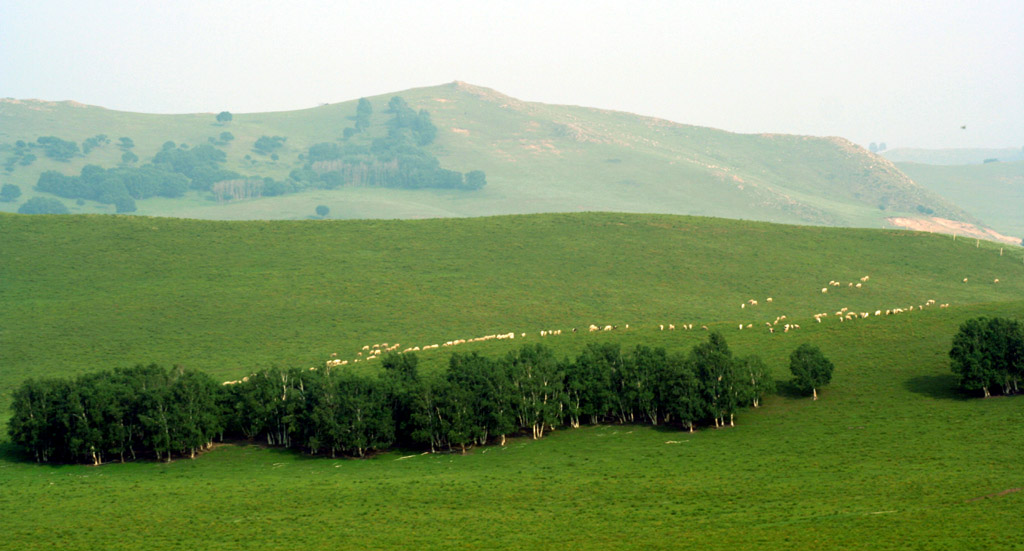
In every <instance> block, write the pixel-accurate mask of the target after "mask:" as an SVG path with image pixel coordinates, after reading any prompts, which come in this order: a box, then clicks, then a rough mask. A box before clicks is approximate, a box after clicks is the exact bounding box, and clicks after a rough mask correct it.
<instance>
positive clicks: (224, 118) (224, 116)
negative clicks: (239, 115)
mask: <svg viewBox="0 0 1024 551" xmlns="http://www.w3.org/2000/svg"><path fill="white" fill-rule="evenodd" d="M233 118H234V117H232V116H231V113H228V112H227V111H221V112H220V113H217V122H219V123H221V124H224V123H226V122H231V119H233Z"/></svg>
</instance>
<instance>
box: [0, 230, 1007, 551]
mask: <svg viewBox="0 0 1024 551" xmlns="http://www.w3.org/2000/svg"><path fill="white" fill-rule="evenodd" d="M0 234H2V235H3V236H4V239H3V240H0V258H3V259H4V262H2V263H0V281H2V282H3V289H2V292H0V320H3V322H2V323H3V326H2V328H0V330H2V332H0V339H2V342H0V349H2V350H3V354H2V355H0V388H3V389H5V397H4V398H3V402H4V407H6V403H7V401H8V400H7V398H6V391H7V389H10V388H11V387H12V386H14V385H16V384H18V382H20V381H21V380H23V379H24V378H25V377H29V376H41V375H68V374H72V373H79V372H82V371H86V370H90V369H95V368H98V367H110V366H118V365H129V364H132V363H135V362H138V361H146V362H148V361H151V360H153V361H158V362H161V363H164V364H168V363H174V362H180V363H185V364H186V365H191V366H196V367H201V368H203V369H205V370H208V371H210V372H213V373H215V374H217V375H219V376H224V377H231V378H234V377H236V376H237V375H239V374H244V373H245V372H246V371H247V370H249V369H251V368H252V367H253V366H255V365H268V364H277V365H305V364H306V363H309V364H312V363H319V362H321V361H323V360H324V359H326V357H328V355H329V354H330V353H331V352H339V353H340V354H341V355H342V356H349V357H352V356H354V355H355V353H356V351H357V350H358V348H359V347H360V346H361V345H362V344H369V343H376V342H381V341H387V342H392V343H393V342H396V341H398V342H402V343H408V344H420V345H422V344H428V343H433V342H443V341H444V340H447V339H452V338H458V337H465V336H474V335H484V334H488V333H493V332H497V331H516V332H517V333H519V332H526V333H527V336H526V337H521V336H518V335H517V338H516V339H515V340H514V341H490V342H488V343H485V344H480V345H462V346H461V347H459V348H457V350H461V351H468V350H480V351H482V352H484V353H487V354H499V353H502V352H504V351H505V350H508V349H509V347H511V346H518V345H519V344H521V343H523V342H537V341H539V340H540V338H541V337H540V336H539V334H538V331H539V330H540V329H545V328H562V329H569V328H571V327H574V326H575V327H583V326H585V325H587V324H589V323H600V324H604V323H613V324H617V325H618V326H619V328H618V329H617V330H615V331H609V332H600V333H589V332H581V333H576V334H572V333H564V334H563V335H562V336H558V337H550V338H545V341H544V342H545V343H546V344H548V345H550V346H552V347H554V348H555V349H556V350H557V352H558V354H560V355H561V354H574V353H575V352H576V351H578V350H579V349H580V348H582V347H583V346H584V345H585V344H587V343H589V342H594V341H598V340H601V341H614V342H619V343H621V344H622V345H623V346H625V347H629V346H632V345H634V344H636V343H641V342H642V343H647V344H654V345H660V346H666V347H668V348H669V349H670V350H685V349H688V348H689V347H690V346H692V345H693V344H694V343H696V342H698V341H699V340H701V339H703V338H704V337H705V333H704V332H703V331H701V330H699V329H698V330H697V331H693V332H687V331H682V330H677V331H659V330H658V329H657V328H656V325H657V324H659V323H670V322H675V323H683V322H692V323H695V324H696V325H697V327H698V328H699V327H700V325H701V324H707V325H709V326H711V327H713V328H718V329H721V330H723V331H724V332H725V335H726V338H727V340H728V342H729V344H730V346H731V347H732V348H733V350H734V351H735V352H736V353H738V354H749V353H757V354H759V355H761V356H762V357H763V358H764V359H765V361H766V362H767V363H768V365H769V367H770V368H771V369H772V371H773V373H774V374H775V376H776V377H777V378H779V379H785V378H788V374H787V373H786V361H787V360H786V358H787V356H788V354H789V353H790V352H791V351H792V349H793V348H795V347H796V346H797V345H798V344H799V343H801V342H805V341H809V342H812V343H815V344H818V345H819V346H821V347H822V349H823V351H824V352H825V353H826V355H828V356H829V357H830V358H831V359H832V360H833V361H834V362H835V364H836V372H835V376H834V380H833V383H832V384H831V385H830V386H829V387H827V388H826V389H825V390H824V391H823V392H822V397H821V399H820V400H819V401H817V402H812V401H810V400H809V399H808V398H804V397H800V396H796V395H794V394H792V393H791V392H790V390H789V389H788V388H787V387H785V386H783V389H782V392H781V394H780V395H779V396H774V397H771V398H770V399H768V400H767V403H766V405H765V406H764V407H762V408H760V409H758V410H753V411H747V412H744V413H742V414H741V415H740V416H739V417H738V425H737V427H736V428H734V429H727V430H710V429H709V430H704V431H700V432H698V433H695V434H687V433H679V432H676V431H674V430H664V429H660V428H659V429H655V428H650V427H634V426H598V427H586V428H583V429H580V430H565V431H557V432H555V433H553V434H551V435H550V436H549V437H546V438H545V439H543V440H540V441H530V440H527V439H517V440H513V441H512V442H511V443H510V445H508V446H507V447H505V448H500V447H490V448H477V449H475V450H473V451H472V453H470V454H469V455H466V456H459V455H443V454H438V455H423V456H421V455H414V454H412V453H410V452H403V451H401V450H400V451H396V452H394V453H388V454H383V455H380V456H378V457H376V458H374V459H371V460H363V461H359V460H331V459H322V458H307V457H303V456H299V455H295V454H292V453H287V452H282V451H278V450H267V449H263V448H260V447H257V446H249V445H229V446H222V447H219V448H217V449H215V450H213V451H211V452H209V453H208V454H206V455H204V456H202V457H200V458H198V459H196V460H194V461H188V460H180V461H176V462H174V463H171V464H158V463H148V462H140V463H129V464H124V465H120V464H111V465H106V466H103V467H101V468H92V467H84V466H64V467H50V466H37V465H35V464H32V463H28V462H25V461H23V460H22V458H20V456H19V455H18V452H17V450H16V449H15V448H14V447H13V446H11V445H10V444H6V443H2V442H0V487H2V488H3V489H4V491H3V492H0V515H2V518H4V527H5V542H6V544H7V545H8V546H10V547H11V548H14V549H52V548H55V547H60V548H63V549H95V548H101V547H102V548H110V549H117V548H127V547H128V546H133V547H135V546H137V541H136V540H135V539H132V540H128V539H125V538H124V536H123V534H124V533H127V532H129V531H130V532H131V533H134V534H137V535H138V536H139V537H141V538H144V539H145V541H146V542H147V543H149V544H150V545H155V546H157V547H159V548H161V549H196V548H204V549H237V548H239V547H274V548H279V549H308V548H311V547H326V546H340V547H361V548H381V547H409V546H412V545H415V546H416V547H418V548H429V549H434V548H451V547H452V546H456V547H485V548H494V547H503V548H504V547H528V548H555V547H558V548H565V547H573V548H585V549H607V548H645V549H649V548H658V549H669V548H672V549H675V548H679V547H680V546H686V547H690V546H693V547H699V548H702V549H703V548H707V549H737V548H739V549H753V548H782V547H794V548H810V547H830V548H844V549H887V548H888V549H897V548H899V549H905V548H907V547H915V546H917V547H922V548H956V549H1011V548H1014V547H1015V546H1017V545H1018V544H1019V538H1017V536H1016V532H1014V530H1013V529H1012V527H1013V526H1016V524H1017V523H1019V516H1020V511H1021V509H1022V507H1024V492H1021V491H1019V489H1020V488H1022V487H1024V479H1022V477H1021V472H1020V469H1019V465H1020V464H1021V462H1022V461H1024V449H1022V448H1021V446H1020V445H1019V442H1020V439H1021V437H1022V436H1024V433H1022V429H1021V427H1022V424H1021V423H1020V420H1021V414H1020V411H1021V405H1022V404H1021V403H1020V401H1021V400H1022V399H1024V398H1020V397H1014V398H994V399H990V400H969V399H965V398H963V397H961V396H960V395H958V394H957V393H955V392H953V391H952V387H953V385H954V384H955V381H954V378H953V376H952V375H951V374H950V373H949V368H948V358H947V356H946V353H947V351H948V348H949V343H950V340H951V338H952V335H953V333H954V332H955V331H956V328H957V326H958V325H959V323H961V322H962V321H963V320H964V319H967V318H969V317H973V316H977V315H1004V316H1012V317H1017V318H1018V319H1020V318H1021V316H1022V315H1024V301H1022V300H1021V297H1022V296H1024V277H1022V276H1024V261H1022V257H1021V250H1019V249H1013V250H1012V251H1007V253H1005V254H1004V256H1002V257H1000V256H999V254H998V251H997V249H995V248H992V247H991V246H988V245H984V246H982V247H980V248H976V247H975V246H974V244H973V243H965V242H964V240H958V241H953V240H952V239H950V238H948V237H939V236H935V235H928V234H916V233H911V232H897V231H882V230H841V229H834V228H821V227H794V226H778V225H770V224H763V223H753V222H737V221H726V220H715V219H705V218H692V217H678V216H654V215H644V216H640V215H627V214H576V215H539V216H510V217H496V218H485V219H447V220H429V221H390V222H384V221H372V222H365V221H347V222H346V221H323V222H318V221H304V222H203V221H186V220H173V219H153V218H142V217H99V216H92V217H80V216H63V217H50V216H31V217H29V216H14V215H0ZM863 276H870V277H869V279H868V280H867V281H866V282H864V283H863V285H862V287H861V288H859V289H858V288H856V287H853V288H851V287H848V286H846V283H847V282H860V278H861V277H863ZM964 277H967V278H968V282H967V283H964V282H963V281H962V280H963V278H964ZM994 278H999V279H1000V283H998V284H995V283H993V279H994ZM831 279H838V280H840V281H841V282H843V285H842V286H840V287H832V288H830V291H829V292H828V293H826V294H822V293H821V287H823V286H825V285H826V284H827V282H828V281H829V280H831ZM768 296H771V297H772V298H773V301H772V303H770V304H769V303H767V302H766V301H765V299H766V298H767V297H768ZM748 299H757V300H758V301H759V304H758V306H756V307H752V306H747V307H746V308H740V303H741V302H743V301H745V300H748ZM928 299H935V300H937V301H939V302H940V303H950V307H949V308H938V307H927V308H925V309H924V310H923V311H920V310H918V309H917V308H915V310H914V311H913V312H907V313H904V314H900V315H898V316H877V317H876V316H870V317H869V318H867V319H858V320H856V321H849V322H842V323H840V322H839V321H838V320H837V319H835V317H834V316H829V317H827V318H826V319H825V322H824V323H822V324H816V323H813V320H812V319H811V318H810V316H811V315H812V314H813V313H817V312H822V311H825V312H830V313H831V312H833V311H834V310H836V309H838V308H840V307H843V306H848V307H850V308H852V309H854V310H857V311H865V310H871V311H873V310H874V309H876V308H888V307H892V306H901V307H905V306H909V305H918V304H921V303H924V302H925V301H927V300H928ZM782 314H786V315H787V321H791V322H795V323H799V324H800V325H801V328H800V329H799V330H795V331H790V332H789V333H782V332H776V333H775V334H769V333H768V332H767V331H765V330H764V329H763V328H762V327H761V326H762V325H763V323H764V322H765V321H766V320H767V321H771V320H773V319H774V318H775V317H777V316H779V315H782ZM740 322H750V323H754V324H755V326H757V329H755V330H742V331H740V330H738V329H737V328H736V327H737V325H738V323H740ZM626 323H629V324H630V328H629V329H628V330H627V329H625V324H626ZM449 351H450V349H446V348H442V349H440V350H437V351H432V352H425V353H421V358H422V359H423V360H424V362H425V363H426V364H427V366H428V367H437V366H439V365H440V364H441V363H443V361H444V359H445V358H446V357H447V354H448V352H449ZM365 366H366V364H360V365H359V366H356V367H354V369H372V368H368V367H365ZM0 421H3V419H0ZM4 438H5V437H0V440H3V439H4ZM26 504H31V505H29V506H26Z"/></svg>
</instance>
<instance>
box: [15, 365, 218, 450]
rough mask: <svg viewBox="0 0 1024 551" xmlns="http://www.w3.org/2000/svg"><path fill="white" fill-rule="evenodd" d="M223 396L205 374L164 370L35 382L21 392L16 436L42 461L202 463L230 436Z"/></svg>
mask: <svg viewBox="0 0 1024 551" xmlns="http://www.w3.org/2000/svg"><path fill="white" fill-rule="evenodd" d="M220 393H221V390H220V385H218V384H216V383H215V382H214V381H213V379H211V378H210V376H209V375H206V374H205V373H201V372H198V371H191V370H184V369H181V368H174V369H171V370H166V369H163V368H160V367H158V366H156V365H150V366H147V367H143V366H137V367H135V368H132V369H118V370H114V371H102V372H98V373H93V374H89V375H83V376H81V377H78V378H76V379H74V380H61V379H42V380H37V379H29V380H27V381H25V382H24V383H23V384H22V385H21V387H19V388H18V389H16V390H15V391H14V395H13V403H12V411H13V415H12V417H11V421H10V424H9V427H8V434H9V435H10V437H11V440H13V441H14V442H15V443H17V444H20V445H22V446H24V447H25V448H27V449H28V450H29V451H30V452H31V453H32V454H33V456H34V457H35V459H36V461H39V462H58V463H85V462H89V463H93V464H94V465H98V464H100V463H103V462H104V461H109V460H113V459H119V460H121V461H124V460H125V459H126V458H127V457H131V458H132V459H134V458H136V457H137V456H139V455H145V456H154V457H156V458H157V459H168V460H170V458H171V456H172V455H173V454H182V455H184V454H189V455H190V456H192V457H194V456H195V454H196V452H197V451H199V450H201V449H203V448H206V447H208V446H209V445H210V443H211V442H212V441H213V439H214V436H215V435H217V434H219V433H220V432H221V431H222V430H223V427H222V425H221V421H222V415H221V413H220V409H219V405H218V400H219V395H220Z"/></svg>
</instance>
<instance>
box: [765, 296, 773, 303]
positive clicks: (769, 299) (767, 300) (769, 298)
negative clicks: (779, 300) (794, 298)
mask: <svg viewBox="0 0 1024 551" xmlns="http://www.w3.org/2000/svg"><path fill="white" fill-rule="evenodd" d="M764 301H765V302H771V301H772V297H768V298H766V299H764Z"/></svg>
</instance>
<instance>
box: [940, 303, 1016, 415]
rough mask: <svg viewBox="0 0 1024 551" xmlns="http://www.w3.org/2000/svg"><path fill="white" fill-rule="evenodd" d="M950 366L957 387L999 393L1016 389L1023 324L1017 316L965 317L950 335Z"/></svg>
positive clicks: (1013, 391) (986, 394) (984, 392)
mask: <svg viewBox="0 0 1024 551" xmlns="http://www.w3.org/2000/svg"><path fill="white" fill-rule="evenodd" d="M949 357H950V360H951V367H952V370H953V373H955V374H956V375H957V378H958V383H959V385H960V388H961V389H963V390H967V391H972V392H977V391H979V390H980V391H982V392H983V394H984V396H985V397H986V398H988V397H989V396H990V395H991V393H992V390H993V389H995V388H996V387H998V388H1000V389H1002V393H1003V394H1013V393H1016V392H1019V391H1020V381H1021V379H1022V378H1024V327H1022V325H1021V323H1020V322H1019V321H1017V320H1011V319H1008V318H998V317H996V318H988V317H980V318H974V319H970V320H967V321H966V322H964V323H963V324H962V325H961V326H960V330H959V331H958V332H957V334H956V335H955V336H954V337H953V346H952V348H950V350H949Z"/></svg>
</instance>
